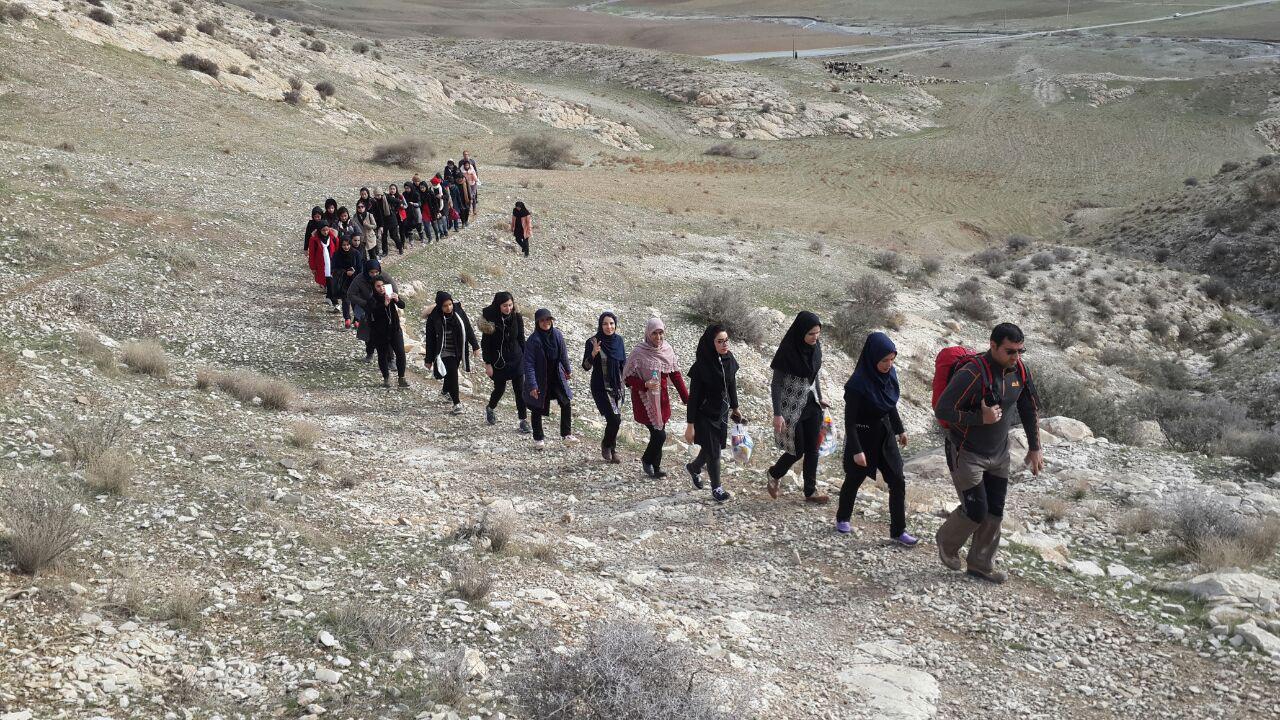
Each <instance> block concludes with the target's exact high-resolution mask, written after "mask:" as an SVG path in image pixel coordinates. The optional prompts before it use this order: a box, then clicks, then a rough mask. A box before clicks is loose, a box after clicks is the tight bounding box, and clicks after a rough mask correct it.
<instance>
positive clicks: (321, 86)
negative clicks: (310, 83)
mask: <svg viewBox="0 0 1280 720" xmlns="http://www.w3.org/2000/svg"><path fill="white" fill-rule="evenodd" d="M315 88H316V93H317V94H319V95H320V97H322V98H326V99H328V98H331V97H333V96H334V95H335V94H336V93H337V92H338V88H336V87H334V85H333V83H331V82H329V81H328V80H321V81H320V82H318V83H316V85H315Z"/></svg>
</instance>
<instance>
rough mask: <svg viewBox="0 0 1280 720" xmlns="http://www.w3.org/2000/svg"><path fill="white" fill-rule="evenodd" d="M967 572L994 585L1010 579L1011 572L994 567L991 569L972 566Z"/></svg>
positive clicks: (970, 575)
mask: <svg viewBox="0 0 1280 720" xmlns="http://www.w3.org/2000/svg"><path fill="white" fill-rule="evenodd" d="M965 574H966V575H968V576H969V577H972V578H977V579H979V580H985V581H986V582H989V583H991V584H992V585H1000V584H1002V583H1003V582H1004V581H1005V580H1008V579H1009V573H1007V572H1005V571H1003V570H996V569H995V568H992V569H990V570H983V569H982V568H977V567H971V568H969V569H968V570H966V571H965Z"/></svg>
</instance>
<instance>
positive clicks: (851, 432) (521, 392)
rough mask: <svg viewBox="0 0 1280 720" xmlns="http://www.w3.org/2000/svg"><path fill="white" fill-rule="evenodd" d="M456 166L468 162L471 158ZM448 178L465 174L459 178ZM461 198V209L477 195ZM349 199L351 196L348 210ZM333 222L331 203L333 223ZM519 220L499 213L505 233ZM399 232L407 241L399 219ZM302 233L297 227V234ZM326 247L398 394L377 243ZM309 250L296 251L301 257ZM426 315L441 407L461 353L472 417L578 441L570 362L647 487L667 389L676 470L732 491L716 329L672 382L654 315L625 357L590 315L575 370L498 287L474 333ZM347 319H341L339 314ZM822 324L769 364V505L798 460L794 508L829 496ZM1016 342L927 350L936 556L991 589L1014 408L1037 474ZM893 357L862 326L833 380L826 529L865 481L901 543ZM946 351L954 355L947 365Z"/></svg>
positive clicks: (1008, 336)
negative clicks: (637, 438) (943, 499)
mask: <svg viewBox="0 0 1280 720" xmlns="http://www.w3.org/2000/svg"><path fill="white" fill-rule="evenodd" d="M465 162H467V160H466V159H465V158H464V163H465ZM470 167H471V168H474V163H471V164H470ZM473 176H474V175H473ZM462 177H463V178H464V179H465V178H466V177H467V176H466V174H465V173H464V174H463V175H462ZM442 179H443V178H442ZM393 187H394V186H393ZM362 197H363V191H362ZM383 197H384V198H385V197H386V196H385V195H384V196H383ZM468 197H469V198H470V201H471V202H473V203H474V198H475V194H474V193H472V194H471V195H469V196H468ZM361 205H362V204H359V203H358V207H361ZM364 208H367V206H363V207H362V209H360V210H358V212H360V213H367V212H368V210H367V209H364ZM342 215H343V213H342V212H341V209H340V208H339V209H338V212H337V217H338V219H339V222H340V223H341V222H342ZM427 217H430V213H428V216H427ZM518 219H519V218H516V217H514V216H513V227H514V226H515V224H516V220H518ZM320 222H323V218H322V219H321V221H320ZM402 227H404V226H402ZM408 227H410V232H413V230H412V228H413V224H412V223H410V225H409V226H408ZM446 228H447V226H446ZM310 233H311V231H310V230H309V237H311V234H310ZM388 234H389V235H392V237H393V240H394V239H395V238H397V237H399V238H401V240H402V239H403V238H404V235H403V234H399V235H395V234H391V233H388ZM339 242H340V243H341V249H340V250H338V252H336V253H334V254H333V255H331V256H328V259H327V260H325V265H324V268H325V271H326V276H327V277H329V278H332V277H334V276H338V277H340V278H341V279H342V287H343V288H344V291H343V292H342V293H340V294H338V295H337V297H338V298H340V302H341V304H342V310H343V313H344V318H349V314H348V313H349V311H353V312H352V313H351V314H354V316H355V318H356V324H357V327H358V330H359V332H360V337H361V339H363V340H364V341H365V357H364V360H365V361H366V362H370V361H371V360H372V358H373V357H374V356H375V355H376V356H377V359H378V368H379V371H380V372H381V374H382V378H383V385H384V387H390V386H391V383H390V369H391V367H392V366H394V368H395V370H396V373H397V376H398V383H399V385H400V386H401V387H407V386H408V382H407V381H406V380H405V350H404V334H403V329H402V326H401V322H402V321H401V314H400V312H399V310H401V309H403V308H404V300H403V299H402V298H401V297H400V295H399V293H398V292H397V291H396V286H395V281H394V280H393V279H392V278H391V277H389V276H388V275H387V274H385V273H384V272H383V270H382V267H381V263H380V261H379V259H378V257H377V255H376V254H375V253H373V252H372V251H373V250H374V249H375V248H373V247H369V248H368V249H369V250H370V253H369V255H368V256H366V255H365V253H364V252H363V249H357V245H356V244H354V243H352V242H350V240H349V238H339ZM396 245H397V248H400V247H401V245H402V242H401V241H400V240H396ZM312 247H314V245H312V244H309V246H308V248H309V250H310V249H311V248H312ZM526 247H527V246H526ZM383 251H384V253H385V251H386V247H385V245H384V247H383ZM313 270H314V267H313ZM317 281H319V278H318V277H317ZM424 315H425V324H424V327H423V342H424V346H425V362H426V365H427V367H429V368H431V370H432V374H433V376H434V377H435V378H436V379H438V380H441V381H442V384H441V393H442V394H443V395H445V396H447V398H448V400H449V401H450V403H451V404H452V412H453V414H455V415H458V414H462V413H463V412H464V408H463V406H462V402H461V396H460V376H459V373H461V372H470V371H471V366H472V361H473V359H475V358H477V357H478V358H479V360H480V362H481V363H482V364H483V366H484V372H485V375H486V376H487V377H488V378H490V379H491V380H492V383H493V385H492V390H491V392H490V393H489V397H488V402H487V403H486V405H485V409H484V418H485V422H486V423H488V424H489V425H495V424H497V422H498V411H499V405H500V404H501V402H502V399H503V398H504V397H505V395H506V392H507V389H508V387H509V388H510V390H511V395H512V398H513V401H514V405H515V409H516V414H517V418H518V421H519V422H518V425H517V426H516V430H517V431H518V432H520V433H529V434H532V436H533V442H534V446H535V448H537V449H542V448H544V447H545V446H546V430H545V427H544V424H545V421H546V419H547V418H548V417H550V415H551V414H552V412H553V411H554V412H556V413H557V414H558V416H559V428H558V429H559V437H560V438H561V440H562V441H563V442H565V443H568V444H573V443H578V442H579V439H578V438H577V437H576V436H575V435H574V434H573V409H572V405H573V398H574V392H573V387H572V378H573V373H574V371H575V370H576V369H577V368H580V369H581V370H582V371H583V372H586V373H589V374H590V381H589V383H588V387H589V390H590V393H591V399H592V401H593V403H594V405H595V408H596V411H597V412H598V413H599V414H600V416H601V418H602V420H603V421H604V433H603V436H602V438H601V442H600V454H601V457H602V459H603V461H604V462H606V463H610V464H618V463H621V462H622V461H623V459H622V458H621V457H620V455H619V453H618V435H619V431H620V428H621V425H622V416H623V413H624V410H625V408H626V405H627V404H628V403H629V404H630V406H631V409H630V412H631V415H632V418H633V419H634V420H635V422H637V423H638V424H640V425H642V426H644V428H645V429H646V431H647V433H648V442H647V444H646V446H645V449H644V451H643V453H642V454H641V455H640V457H639V462H640V468H641V471H642V472H643V473H644V474H645V475H646V476H648V477H651V478H664V477H666V476H667V472H666V471H665V470H664V469H663V456H664V447H665V444H666V440H667V425H668V424H669V423H670V421H671V417H672V408H673V405H674V401H673V395H674V396H675V397H676V398H678V400H679V402H680V403H681V404H683V405H685V408H686V411H685V416H686V425H685V432H684V439H685V441H686V442H687V443H689V444H691V445H696V446H697V455H696V457H694V459H693V460H692V461H690V462H688V463H686V464H685V465H684V470H685V473H686V474H687V476H688V478H689V481H690V482H691V484H692V485H693V486H694V487H695V488H697V489H704V488H707V487H708V486H709V488H710V493H711V496H712V498H714V500H716V501H717V502H725V501H727V500H729V499H730V498H731V494H730V493H729V491H728V490H727V489H726V488H725V487H724V483H723V474H722V469H721V455H722V451H723V449H725V448H726V447H727V446H728V442H729V436H730V429H731V428H732V427H733V426H734V425H736V424H745V423H746V419H745V418H744V417H743V415H742V414H741V412H740V411H739V398H738V384H737V376H738V370H739V367H738V362H737V360H736V358H735V357H734V355H733V351H732V349H731V341H732V338H731V336H730V333H729V332H728V331H727V330H726V329H725V328H724V327H723V326H721V325H718V324H713V325H710V326H708V327H706V328H705V330H704V331H703V333H702V335H701V337H700V338H699V340H698V344H697V349H696V351H695V355H694V359H693V362H692V363H691V364H690V365H689V367H688V371H687V373H685V372H682V370H681V368H682V363H681V362H680V360H679V358H678V357H677V354H676V352H675V349H674V348H673V347H672V346H671V344H670V343H669V342H667V339H666V327H665V325H664V323H663V321H662V320H661V319H660V318H657V317H653V318H649V319H648V320H647V321H646V323H645V325H644V335H643V338H642V339H641V340H640V341H639V342H637V343H635V344H633V345H632V346H631V347H630V348H628V346H627V344H626V342H625V341H624V339H623V335H622V331H621V322H620V319H619V317H618V315H617V314H615V313H613V312H603V313H601V314H600V316H599V318H598V319H597V322H596V329H595V333H594V334H592V335H591V336H590V337H588V338H587V339H586V342H585V344H584V346H583V350H582V355H581V360H580V362H578V363H574V362H573V361H572V360H571V357H570V353H569V349H568V345H567V343H566V341H565V337H564V335H563V333H562V332H561V330H560V328H559V327H558V326H557V322H556V318H555V315H554V314H553V313H552V312H551V310H549V309H547V308H539V309H537V311H536V312H534V314H533V327H532V329H531V330H530V331H528V332H526V329H525V316H524V315H523V314H522V313H521V311H520V309H519V307H518V306H517V303H516V300H515V298H514V297H513V295H512V294H511V293H510V292H505V291H504V292H499V293H496V294H495V295H494V296H493V300H492V302H491V303H490V304H489V305H487V306H485V307H484V308H482V309H481V311H480V318H479V322H478V323H477V324H476V325H474V326H473V325H472V322H471V318H470V317H469V316H468V314H467V312H466V310H465V309H464V308H463V307H462V304H461V303H460V302H458V301H457V300H456V299H455V298H453V297H452V296H451V295H450V294H449V293H448V292H445V291H443V290H442V291H439V292H437V293H436V296H435V302H434V303H433V304H432V305H431V306H429V307H428V308H427V309H426V310H425V311H424ZM347 324H348V326H349V325H350V321H349V320H348V322H347ZM822 329H823V326H822V322H821V320H820V319H819V318H818V316H817V315H816V314H814V313H812V312H808V311H804V312H800V313H799V314H797V315H796V317H795V319H794V320H793V321H792V323H791V325H790V327H789V328H788V329H787V331H786V333H785V334H784V335H783V337H782V339H781V341H780V343H779V345H778V347H777V349H776V350H775V352H774V354H773V358H772V360H771V362H770V365H769V366H770V369H771V372H772V377H771V381H770V384H769V387H770V405H771V408H772V430H773V435H774V439H775V442H776V444H777V447H778V448H779V450H780V451H781V452H780V455H779V457H778V458H777V460H776V461H775V462H774V463H773V464H772V465H771V466H769V467H768V468H767V469H766V470H765V478H764V485H765V490H766V492H767V493H768V495H769V496H770V497H772V498H777V497H779V495H780V493H781V492H782V490H781V481H782V479H783V478H784V477H785V476H786V475H787V473H788V472H789V471H790V470H791V469H792V468H793V467H794V466H795V465H796V464H799V465H800V477H801V480H802V487H803V494H804V500H805V502H807V503H811V504H815V505H825V504H827V503H828V502H829V500H830V498H829V497H828V495H827V494H826V493H823V492H821V491H820V490H819V488H818V484H817V476H818V462H819V457H820V455H821V454H822V453H821V448H822V446H823V444H824V441H827V440H828V438H826V437H825V434H826V433H829V432H831V431H832V428H831V425H832V423H830V422H828V423H824V418H825V417H826V416H827V410H828V409H829V407H830V406H829V403H828V400H827V399H826V395H825V393H824V389H823V383H822V369H823V347H822ZM477 330H478V332H477ZM1023 342H1024V339H1023V335H1022V331H1021V330H1020V329H1018V328H1017V326H1015V325H1012V324H1010V323H1002V324H1001V325H998V326H996V328H995V329H994V330H993V331H992V334H991V338H990V348H989V349H988V351H987V352H985V353H981V354H978V353H975V352H972V351H965V352H963V353H959V354H954V355H947V353H948V350H944V351H943V353H940V354H939V361H938V369H937V373H938V375H936V376H935V403H934V404H935V415H936V417H937V419H938V421H939V422H940V423H941V424H942V425H943V426H944V427H945V428H946V441H945V453H946V459H947V464H948V467H949V468H950V470H951V475H952V481H953V484H954V485H955V488H956V492H957V495H958V497H959V500H960V505H959V506H958V507H957V508H956V509H955V510H954V511H953V512H952V513H951V514H950V516H949V517H948V518H947V520H946V522H945V523H944V524H943V525H942V527H941V528H940V529H939V530H938V532H937V534H936V536H935V541H936V542H937V545H938V551H939V557H940V560H941V562H942V563H943V565H944V566H946V567H947V568H950V569H953V570H961V569H966V570H967V571H968V573H969V574H970V575H972V576H974V577H978V578H981V579H984V580H988V581H991V582H997V583H998V582H1003V581H1004V579H1005V575H1004V573H1003V571H1001V570H998V569H997V568H996V566H995V553H996V549H997V548H998V546H999V539H1000V525H1001V519H1002V517H1003V512H1004V502H1005V495H1006V492H1007V488H1008V479H1009V474H1010V469H1011V460H1010V457H1009V446H1008V431H1009V425H1010V423H1011V419H1012V417H1013V413H1011V412H1009V411H1011V410H1012V411H1014V412H1016V414H1017V415H1018V417H1019V418H1020V420H1021V422H1022V425H1023V427H1024V429H1025V430H1026V434H1027V442H1028V447H1029V448H1031V449H1030V451H1029V452H1028V454H1027V457H1026V463H1027V465H1028V466H1029V467H1030V469H1031V471H1032V472H1033V473H1039V471H1040V469H1041V468H1042V466H1043V462H1044V461H1043V455H1042V454H1041V451H1040V444H1039V439H1038V438H1039V435H1038V430H1037V408H1036V398H1035V392H1034V388H1033V385H1032V380H1031V377H1030V373H1029V371H1028V370H1027V369H1026V366H1025V365H1024V364H1023V363H1022V360H1021V357H1022V353H1023V352H1024V349H1023ZM949 350H963V349H962V348H951V349H949ZM897 353H898V349H897V346H896V345H895V344H894V342H893V340H892V339H891V338H890V337H889V336H888V335H886V334H884V333H881V332H875V333H871V334H870V335H868V336H867V338H866V340H865V342H864V344H863V347H862V350H861V353H860V354H859V357H858V361H857V365H856V366H855V368H854V370H853V373H852V374H851V375H850V377H849V378H848V380H847V382H846V383H845V384H844V393H843V397H844V423H843V425H844V433H843V435H844V442H845V445H844V455H843V467H842V469H843V471H844V482H843V485H842V487H841V490H840V497H839V502H838V504H837V510H836V514H835V530H836V531H837V532H839V533H849V532H851V531H852V524H851V519H852V513H853V506H854V504H855V502H856V499H857V494H858V491H859V489H860V488H861V486H862V485H863V484H864V483H865V482H866V481H867V480H868V479H874V478H875V477H877V475H878V476H880V477H881V478H883V479H884V481H885V483H886V485H887V487H888V490H889V538H890V540H891V541H892V542H894V543H897V544H899V545H902V546H905V547H912V546H915V545H916V544H917V543H918V542H919V539H918V538H917V537H916V536H915V535H913V534H911V533H910V532H908V529H907V521H906V508H905V506H906V483H905V479H904V473H903V458H902V454H901V450H900V448H903V447H906V445H907V444H908V437H907V433H906V430H905V427H904V425H903V422H902V418H901V416H900V415H899V413H898V402H899V399H900V394H901V390H900V385H899V381H898V376H897V371H896V369H895V367H894V366H895V362H896V359H897ZM944 355H946V357H948V358H953V359H951V360H948V363H949V364H948V367H947V368H945V370H944V368H943V362H942V359H943V357H944ZM944 372H945V377H944V376H943V375H942V374H943V373H944ZM970 540H971V541H972V547H971V549H970V551H969V553H968V555H967V558H965V559H963V560H962V559H961V557H960V550H961V548H962V547H963V546H964V545H965V544H966V543H967V542H970Z"/></svg>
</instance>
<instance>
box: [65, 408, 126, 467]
mask: <svg viewBox="0 0 1280 720" xmlns="http://www.w3.org/2000/svg"><path fill="white" fill-rule="evenodd" d="M128 431H129V423H128V421H127V420H125V419H124V417H123V416H121V415H109V416H107V417H105V418H98V419H94V420H90V421H88V422H84V423H78V424H75V425H73V426H72V427H70V428H67V429H66V430H64V431H63V432H62V436H61V437H62V448H63V450H64V451H65V452H66V454H67V460H68V461H70V462H71V466H72V467H86V466H88V464H89V463H90V462H92V461H93V460H95V459H97V458H98V457H99V456H101V455H102V454H103V453H105V452H107V451H108V450H111V449H112V448H114V447H116V445H117V444H118V443H119V442H120V441H121V440H122V439H124V437H125V435H126V433H128Z"/></svg>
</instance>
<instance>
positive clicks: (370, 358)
mask: <svg viewBox="0 0 1280 720" xmlns="http://www.w3.org/2000/svg"><path fill="white" fill-rule="evenodd" d="M364 361H365V362H373V353H366V354H365V356H364Z"/></svg>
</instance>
